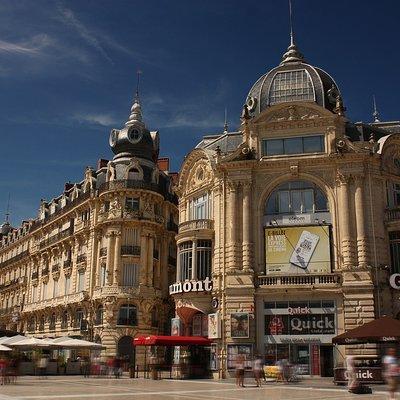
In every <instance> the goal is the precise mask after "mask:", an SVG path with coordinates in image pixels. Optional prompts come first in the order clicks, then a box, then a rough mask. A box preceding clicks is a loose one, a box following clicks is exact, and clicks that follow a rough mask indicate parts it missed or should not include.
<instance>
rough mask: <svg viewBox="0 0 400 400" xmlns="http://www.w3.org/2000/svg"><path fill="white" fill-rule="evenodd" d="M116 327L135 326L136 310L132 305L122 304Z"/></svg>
mask: <svg viewBox="0 0 400 400" xmlns="http://www.w3.org/2000/svg"><path fill="white" fill-rule="evenodd" d="M117 325H128V326H133V325H137V309H136V306H134V305H133V304H123V305H122V306H121V308H120V309H119V313H118V324H117Z"/></svg>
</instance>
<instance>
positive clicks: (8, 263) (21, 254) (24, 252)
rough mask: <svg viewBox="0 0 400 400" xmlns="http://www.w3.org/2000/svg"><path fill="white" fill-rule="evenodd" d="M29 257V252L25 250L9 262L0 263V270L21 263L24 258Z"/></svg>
mask: <svg viewBox="0 0 400 400" xmlns="http://www.w3.org/2000/svg"><path fill="white" fill-rule="evenodd" d="M28 255H29V251H28V250H25V251H23V252H21V253H19V254H17V255H16V256H14V257H11V258H9V259H8V260H5V261H3V262H2V263H0V268H3V267H6V266H7V265H10V264H12V263H15V262H17V261H20V260H22V259H23V258H25V257H27V256H28Z"/></svg>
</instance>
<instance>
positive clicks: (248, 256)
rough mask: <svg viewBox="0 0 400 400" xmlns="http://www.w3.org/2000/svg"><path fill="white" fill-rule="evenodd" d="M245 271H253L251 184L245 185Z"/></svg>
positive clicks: (243, 246)
mask: <svg viewBox="0 0 400 400" xmlns="http://www.w3.org/2000/svg"><path fill="white" fill-rule="evenodd" d="M242 187H243V211H242V212H243V244H242V251H243V269H244V270H245V271H249V270H250V269H252V261H253V260H252V250H253V249H252V247H253V243H252V242H253V241H252V236H251V183H250V182H245V183H244V184H243V186H242Z"/></svg>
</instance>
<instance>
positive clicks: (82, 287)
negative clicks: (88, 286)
mask: <svg viewBox="0 0 400 400" xmlns="http://www.w3.org/2000/svg"><path fill="white" fill-rule="evenodd" d="M84 290H85V272H84V271H79V272H78V292H83V291H84Z"/></svg>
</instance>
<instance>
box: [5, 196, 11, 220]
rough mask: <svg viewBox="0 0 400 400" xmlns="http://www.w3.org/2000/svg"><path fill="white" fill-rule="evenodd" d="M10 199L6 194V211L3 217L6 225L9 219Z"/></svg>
mask: <svg viewBox="0 0 400 400" xmlns="http://www.w3.org/2000/svg"><path fill="white" fill-rule="evenodd" d="M10 197H11V194H10V193H8V201H7V211H6V215H5V220H6V221H5V222H6V223H8V222H9V219H10Z"/></svg>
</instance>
